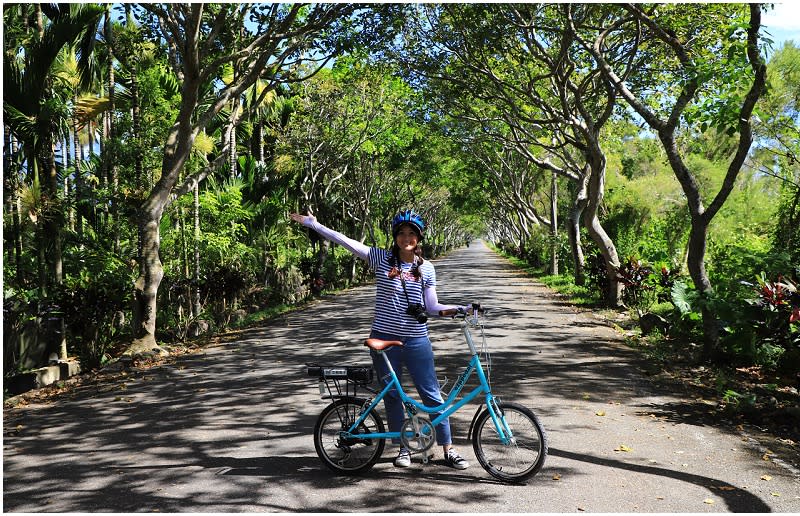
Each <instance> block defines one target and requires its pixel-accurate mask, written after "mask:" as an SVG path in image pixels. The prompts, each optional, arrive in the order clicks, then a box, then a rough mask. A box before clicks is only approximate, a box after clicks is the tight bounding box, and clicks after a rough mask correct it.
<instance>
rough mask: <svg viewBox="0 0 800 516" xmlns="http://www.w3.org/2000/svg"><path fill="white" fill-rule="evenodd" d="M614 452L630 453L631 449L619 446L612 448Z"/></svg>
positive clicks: (622, 445)
mask: <svg viewBox="0 0 800 516" xmlns="http://www.w3.org/2000/svg"><path fill="white" fill-rule="evenodd" d="M614 451H615V452H632V451H633V448H631V447H630V446H625V445H624V444H620V445H619V446H617V447H616V448H614Z"/></svg>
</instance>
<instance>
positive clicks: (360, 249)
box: [303, 217, 369, 261]
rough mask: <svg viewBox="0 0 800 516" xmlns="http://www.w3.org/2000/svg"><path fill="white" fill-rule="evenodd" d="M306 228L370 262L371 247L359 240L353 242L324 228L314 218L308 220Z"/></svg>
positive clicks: (336, 232) (305, 223)
mask: <svg viewBox="0 0 800 516" xmlns="http://www.w3.org/2000/svg"><path fill="white" fill-rule="evenodd" d="M303 225H304V226H306V227H308V228H311V229H313V230H314V231H316V232H317V233H319V234H320V236H321V237H322V238H324V239H325V240H330V241H331V242H335V243H337V244H339V245H340V246H342V247H344V248H345V249H347V250H348V251H350V252H351V253H353V254H354V255H356V256H358V257H359V258H361V259H362V260H364V261H369V246H368V245H366V244H364V243H362V242H359V241H358V240H353V239H352V238H349V237H346V236H344V235H343V234H341V233H339V232H338V231H334V230H332V229H331V228H329V227H326V226H323V225H322V224H320V223H319V222H317V219H315V218H313V217H308V218H306V221H305V222H304V224H303Z"/></svg>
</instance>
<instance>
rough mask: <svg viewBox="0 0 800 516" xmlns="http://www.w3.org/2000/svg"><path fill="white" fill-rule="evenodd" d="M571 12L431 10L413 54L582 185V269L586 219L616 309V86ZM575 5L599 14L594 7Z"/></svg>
mask: <svg viewBox="0 0 800 516" xmlns="http://www.w3.org/2000/svg"><path fill="white" fill-rule="evenodd" d="M571 9H572V7H571V6H570V5H567V4H564V5H543V4H514V5H508V4H498V5H450V4H448V5H446V6H432V7H427V8H426V11H425V14H424V16H423V17H422V18H423V20H424V21H423V22H421V23H419V24H418V26H417V29H416V35H415V38H414V39H412V40H411V42H412V46H411V50H410V52H409V54H411V56H412V57H409V58H408V59H409V60H410V61H411V62H413V63H419V62H420V60H422V62H421V63H420V65H418V67H419V68H420V69H421V70H423V72H422V75H423V77H422V78H420V79H419V82H422V83H423V84H430V85H435V86H439V85H440V84H442V83H448V82H449V83H451V84H450V85H449V86H445V87H444V91H445V95H443V97H444V98H445V99H454V102H455V104H457V109H458V111H457V112H456V113H458V114H459V116H460V117H461V118H463V119H467V120H472V121H473V122H474V123H475V124H476V125H478V127H479V128H480V130H481V131H482V132H484V133H485V134H490V135H492V136H493V137H496V138H498V141H499V142H500V143H501V144H503V145H509V146H513V147H514V148H515V149H516V150H517V152H519V153H520V154H521V155H522V156H525V158H526V159H527V160H529V161H530V162H531V163H532V164H533V165H534V166H535V167H536V169H537V170H539V171H540V172H541V173H546V174H547V176H548V178H549V177H550V176H551V174H552V173H556V174H560V175H563V177H566V178H568V179H569V180H571V181H574V182H575V183H576V185H577V188H576V189H575V191H576V194H575V200H574V209H573V213H572V216H571V218H570V220H571V222H572V223H571V224H570V226H569V229H570V238H571V242H572V243H573V250H574V252H573V255H574V257H575V261H576V273H577V276H578V278H579V279H580V277H581V270H582V252H581V251H580V248H579V239H580V232H579V228H578V221H579V220H580V219H581V218H582V222H583V225H584V227H586V229H587V230H588V232H589V235H590V236H591V238H592V239H593V240H594V242H595V244H596V245H597V247H598V249H599V250H600V252H601V253H602V255H603V257H604V259H605V260H604V261H605V264H606V276H607V279H608V283H609V291H608V299H607V302H608V303H609V305H611V306H616V305H617V304H618V303H619V301H620V297H619V295H620V291H621V285H620V283H619V282H618V280H617V269H618V267H619V265H620V262H619V258H618V256H617V252H616V247H615V245H614V243H613V241H612V240H611V239H610V238H609V236H608V234H607V233H606V231H605V230H604V228H603V226H602V224H601V222H600V219H599V211H600V206H601V204H602V199H603V193H604V184H605V173H606V157H605V153H604V151H603V148H602V145H601V130H602V127H603V125H604V124H605V123H606V122H607V121H608V120H609V119H610V118H611V116H612V114H613V109H614V106H615V102H616V93H615V91H614V90H613V88H610V87H608V85H607V84H606V83H605V82H604V81H602V80H600V79H601V72H600V70H599V69H597V67H595V66H593V64H592V62H591V59H590V56H588V54H587V53H585V52H581V51H579V49H576V45H575V39H574V38H575V37H574V35H573V34H572V32H571V31H570V30H567V29H566V28H565V20H566V19H567V16H569V13H571V12H572V11H571ZM574 9H576V10H578V9H579V10H580V12H581V15H584V16H590V15H593V14H594V13H593V11H591V10H590V8H589V7H586V8H583V7H581V8H579V7H577V6H576V7H575V8H574ZM414 43H416V44H414ZM413 56H422V57H419V58H418V57H413ZM440 91H441V90H440ZM475 99H477V101H478V102H475ZM484 107H485V109H484ZM500 126H505V127H506V129H505V130H498V127H500ZM554 155H558V157H559V158H560V162H561V165H559V164H557V163H555V162H554V160H553V159H552V156H554Z"/></svg>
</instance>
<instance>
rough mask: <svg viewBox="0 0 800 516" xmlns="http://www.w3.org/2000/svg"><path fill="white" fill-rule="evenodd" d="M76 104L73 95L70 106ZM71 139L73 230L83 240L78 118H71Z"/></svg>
mask: <svg viewBox="0 0 800 516" xmlns="http://www.w3.org/2000/svg"><path fill="white" fill-rule="evenodd" d="M77 103H78V96H77V95H73V97H72V104H73V105H76V104H77ZM72 139H73V142H72V144H73V146H74V151H73V157H74V159H73V162H74V163H75V229H76V231H77V233H78V240H82V239H83V222H84V220H83V219H84V214H83V206H84V200H85V199H84V198H83V196H84V184H83V171H82V170H81V168H82V164H83V160H84V157H83V146H82V145H81V136H80V128H79V127H78V117H77V116H73V117H72Z"/></svg>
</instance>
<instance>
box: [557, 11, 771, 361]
mask: <svg viewBox="0 0 800 516" xmlns="http://www.w3.org/2000/svg"><path fill="white" fill-rule="evenodd" d="M749 11H750V12H749V22H748V20H747V18H746V17H745V16H742V14H743V13H741V9H740V7H739V6H735V5H701V4H693V5H692V6H691V7H689V6H686V5H681V6H664V5H657V6H652V7H650V6H642V5H638V4H626V5H623V6H622V8H621V10H620V12H619V13H617V15H616V16H614V17H610V18H608V19H607V20H606V21H605V23H604V24H603V25H601V26H600V29H595V27H593V26H590V25H581V20H577V19H576V18H575V17H572V18H571V19H570V26H571V27H572V29H573V31H574V32H575V33H576V34H581V42H582V45H583V47H584V48H585V49H586V50H587V51H589V52H591V54H592V56H594V58H595V59H596V60H597V62H598V64H599V66H600V68H601V69H602V71H603V74H604V76H605V77H606V78H607V80H608V81H609V83H610V84H611V85H613V87H614V88H615V89H616V90H617V92H618V93H619V95H620V96H621V97H622V98H623V99H624V100H625V102H627V104H628V105H629V106H630V107H631V108H632V109H633V110H635V111H636V113H637V114H638V115H639V116H640V117H642V119H644V121H645V122H646V123H647V125H648V126H649V127H650V128H651V129H652V130H653V131H655V132H656V133H657V134H658V138H659V139H660V141H661V144H662V145H663V147H664V150H665V151H666V154H667V159H668V161H669V163H670V166H671V167H672V170H673V172H674V173H675V176H676V177H677V179H678V181H679V182H680V184H681V187H682V188H683V191H684V193H685V195H686V200H687V207H688V211H689V214H690V217H691V221H692V224H691V230H690V234H689V251H688V258H687V266H688V269H689V274H690V276H691V278H692V281H693V282H694V284H695V287H696V288H697V289H698V290H699V291H700V292H701V293H702V294H703V295H704V296H705V297H706V298H709V297H710V296H711V294H712V292H713V288H712V285H711V282H710V280H709V278H708V274H707V272H706V268H705V252H706V244H707V232H708V226H709V224H710V223H711V220H712V219H713V218H714V216H715V215H716V214H717V212H719V210H720V208H721V207H722V206H723V204H724V203H725V201H726V199H727V198H728V196H729V195H730V192H731V190H732V189H733V186H734V183H735V180H736V177H737V175H738V174H739V171H740V170H741V168H742V165H743V164H744V162H745V159H746V158H747V156H748V152H749V150H750V146H751V144H752V141H753V133H752V131H753V129H752V125H753V122H752V118H751V117H752V115H753V111H754V109H755V106H756V102H757V101H758V99H759V97H760V96H761V95H762V93H763V92H764V87H765V82H766V70H767V68H766V64H765V62H764V60H763V58H762V56H761V53H760V49H759V31H760V29H761V6H760V5H759V4H750V7H749ZM640 33H641V34H642V41H641V42H640V43H638V44H636V45H633V46H631V45H619V44H613V41H615V38H617V37H623V38H625V39H628V38H632V37H633V36H631V34H640ZM616 49H619V50H620V52H621V53H622V54H627V55H628V59H630V60H632V61H635V66H634V67H633V68H634V69H635V70H636V73H637V75H639V76H640V77H639V81H638V82H634V83H633V84H634V85H637V86H641V85H643V84H645V83H646V82H647V81H648V80H649V79H650V78H649V77H648V74H653V76H657V77H658V78H659V80H660V81H661V82H660V83H661V88H659V89H656V90H652V89H649V88H644V87H643V88H641V89H636V88H635V87H632V86H629V84H628V83H627V82H626V77H625V74H624V73H622V72H620V71H619V68H618V66H617V65H614V64H613V62H612V61H617V62H619V57H620V53H617V54H616V55H615V54H614V51H615V50H616ZM610 56H611V57H610ZM656 68H657V70H656ZM664 69H666V70H667V73H666V76H661V75H660V74H661V72H660V71H659V70H664ZM642 76H643V77H642ZM664 89H666V92H665V91H664ZM682 124H686V126H688V128H689V129H695V130H696V129H697V125H700V129H701V130H704V129H706V128H707V127H708V126H711V125H713V126H715V127H718V128H720V129H721V132H725V133H728V134H730V135H733V134H737V133H738V135H739V138H738V145H737V146H736V152H735V154H734V156H733V157H732V159H730V162H729V165H728V169H727V174H726V176H725V178H724V180H723V182H722V184H721V185H720V186H719V190H718V191H717V193H716V195H714V197H713V198H712V199H711V200H710V202H709V203H708V204H706V201H705V200H704V199H703V197H702V195H701V192H700V187H699V184H698V181H697V179H696V177H695V176H694V174H693V173H692V171H691V170H690V168H689V167H688V166H687V163H686V161H685V160H684V156H683V155H682V153H681V150H680V148H679V146H678V143H677V138H678V136H679V134H680V133H681V129H682V128H681V125H682ZM702 314H703V331H704V337H705V341H704V352H705V354H706V355H707V356H708V355H710V354H711V353H712V352H715V351H716V348H717V345H718V342H719V325H718V322H717V316H716V314H715V313H714V310H713V308H712V306H711V304H710V303H706V304H705V305H704V307H703V309H702Z"/></svg>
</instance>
